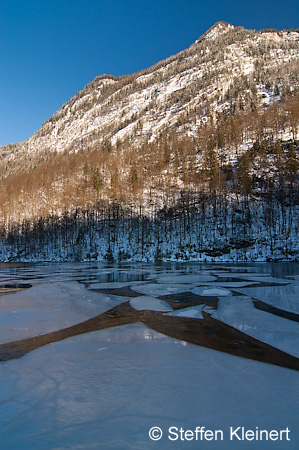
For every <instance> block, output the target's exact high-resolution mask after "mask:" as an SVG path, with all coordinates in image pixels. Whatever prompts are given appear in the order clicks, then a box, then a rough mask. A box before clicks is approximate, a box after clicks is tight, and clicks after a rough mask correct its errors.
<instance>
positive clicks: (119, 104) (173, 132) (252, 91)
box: [0, 22, 299, 234]
mask: <svg viewBox="0 0 299 450" xmlns="http://www.w3.org/2000/svg"><path fill="white" fill-rule="evenodd" d="M298 86H299V31H298V30H283V31H277V30H274V29H267V30H261V31H256V30H246V29H244V28H243V27H234V26H233V25H231V24H228V23H225V22H218V23H216V24H215V25H214V26H213V27H211V28H210V29H209V30H208V31H207V32H206V33H205V34H204V35H203V36H201V37H200V38H199V39H197V40H196V41H195V42H194V43H193V44H192V45H191V46H190V47H189V48H188V49H186V50H183V51H181V52H180V53H178V54H177V55H174V56H170V57H169V58H167V59H165V60H163V61H160V62H158V63H157V64H155V65H154V66H152V67H150V68H148V69H146V70H143V71H141V72H137V73H134V74H132V75H125V76H120V77H117V78H116V77H114V76H113V75H101V76H99V77H96V78H95V79H94V80H93V81H92V82H90V83H89V84H88V85H87V86H86V87H85V88H84V89H83V90H82V91H80V92H78V93H77V94H76V95H75V96H74V97H72V98H71V100H70V101H69V102H68V103H66V104H64V105H63V106H62V107H61V108H60V109H59V110H58V111H57V112H56V113H55V114H54V115H53V116H52V117H50V119H49V120H46V121H45V122H44V123H43V125H42V127H41V128H40V130H38V131H37V132H36V133H35V134H34V135H33V136H32V137H30V138H29V139H28V140H26V141H24V142H21V143H16V144H10V145H7V146H3V147H0V152H1V153H0V155H1V160H0V167H1V171H0V173H1V174H2V175H1V180H0V183H1V191H0V208H1V213H2V214H1V215H2V218H3V220H2V226H3V229H4V232H3V233H4V234H5V233H6V230H7V227H8V225H9V224H11V223H15V224H21V223H22V222H23V221H24V220H27V221H31V222H32V221H33V220H38V219H39V218H46V217H53V215H58V217H61V215H62V214H63V213H64V212H66V211H69V212H71V211H74V210H78V208H79V209H81V210H82V208H83V209H89V210H90V209H93V208H94V205H98V204H99V203H101V204H102V205H103V204H106V205H112V204H113V205H115V204H118V205H122V207H123V208H125V209H128V208H129V209H130V211H131V212H132V211H133V212H134V214H138V211H139V213H140V212H141V210H142V215H145V216H147V217H150V216H151V217H153V215H155V214H157V213H159V212H161V211H164V212H168V213H169V211H172V212H173V211H174V210H175V209H176V210H177V211H178V210H179V209H180V208H184V207H183V206H182V201H183V200H182V198H183V197H184V198H186V196H187V197H188V198H192V199H194V198H195V197H196V196H197V197H198V192H200V193H201V194H200V195H205V196H206V195H209V196H210V195H212V194H213V195H214V196H216V197H217V198H218V199H219V198H222V197H223V195H224V193H225V198H227V195H228V194H229V195H230V198H231V199H236V198H237V200H238V201H240V199H242V201H243V200H244V201H246V202H250V201H251V202H253V201H256V200H257V198H259V199H261V197H263V198H264V199H265V197H266V195H270V194H269V193H271V195H272V193H273V192H275V193H276V194H275V195H276V196H279V195H280V196H281V195H282V194H281V192H282V190H284V191H285V192H286V191H287V192H288V195H287V197H288V198H289V196H292V202H291V203H292V204H293V203H294V195H293V192H294V189H295V187H296V183H297V179H298V141H297V138H298V128H299V118H298V111H299V88H298ZM182 195H183V197H182ZM209 198H210V197H209ZM184 201H186V200H184ZM184 201H183V203H184ZM180 202H181V203H180ZM188 202H189V200H188ZM179 204H180V206H179ZM188 204H189V203H188ZM251 204H252V203H251ZM196 205H198V201H193V207H194V208H196V207H197V206H196Z"/></svg>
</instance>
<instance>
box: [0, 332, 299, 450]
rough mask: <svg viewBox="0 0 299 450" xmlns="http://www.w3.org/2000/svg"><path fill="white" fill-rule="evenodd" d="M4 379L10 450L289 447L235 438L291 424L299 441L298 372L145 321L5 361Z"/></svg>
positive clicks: (3, 431) (2, 415) (0, 434)
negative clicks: (199, 429)
mask: <svg viewBox="0 0 299 450" xmlns="http://www.w3.org/2000/svg"><path fill="white" fill-rule="evenodd" d="M0 384H1V388H2V389H1V391H2V393H3V394H2V396H1V404H0V425H1V426H0V439H1V448H2V449H4V450H20V449H22V450H31V449H34V450H54V449H55V450H57V449H59V450H65V449H75V450H79V449H80V450H85V449H87V450H88V449H97V450H98V449H105V450H106V449H107V450H126V449H130V450H131V449H133V450H137V449H138V450H140V449H144V450H151V449H153V448H161V449H163V450H164V449H166V450H173V449H175V450H181V449H184V448H186V449H192V450H193V449H197V448H209V449H212V450H219V449H220V450H242V449H243V448H244V449H252V448H254V449H255V450H273V448H277V449H279V450H280V449H281V448H282V447H279V446H276V445H273V444H275V443H273V441H272V442H269V441H262V442H256V443H254V446H253V445H252V442H245V443H243V442H241V443H240V442H239V441H232V442H231V441H229V439H228V430H229V427H231V426H232V427H237V426H244V427H246V428H247V429H248V428H251V429H255V427H260V428H265V429H268V430H272V429H282V428H285V427H286V426H288V427H289V428H290V430H291V437H292V441H291V442H290V443H287V445H285V446H284V447H283V448H287V449H290V450H295V449H297V444H298V442H299V432H298V423H297V422H298V415H299V397H298V395H297V393H298V391H299V378H298V374H297V372H295V371H292V370H288V369H284V368H280V367H274V366H271V365H267V364H264V363H260V362H256V361H251V360H246V359H243V358H238V357H234V356H231V355H227V354H224V353H220V352H217V351H213V350H209V349H205V348H201V347H197V346H194V345H190V344H186V343H185V342H179V341H176V340H174V339H171V338H168V337H165V336H163V335H160V334H159V333H155V332H153V331H149V330H148V329H147V328H146V327H145V326H144V325H142V324H135V325H129V326H124V327H119V328H117V329H113V330H103V331H97V332H94V333H90V334H87V335H81V336H77V337H74V338H70V339H67V340H65V341H62V342H58V343H55V344H51V345H48V346H46V347H43V348H40V349H38V350H36V351H34V352H33V353H31V354H29V355H26V356H25V357H23V358H21V359H19V360H16V361H11V362H8V363H5V364H4V365H2V366H1V368H0ZM153 426H159V427H160V428H161V429H162V430H163V431H164V436H163V438H162V439H161V441H160V442H158V443H155V442H152V441H150V439H149V436H148V431H149V429H150V428H151V427H153ZM171 426H176V427H183V428H184V429H185V430H188V429H191V430H192V429H193V430H194V429H195V428H196V426H205V427H206V428H207V429H212V430H215V429H221V430H223V431H224V433H225V440H224V441H223V442H219V441H218V442H216V441H210V442H195V441H193V442H186V441H185V442H182V441H177V442H172V441H170V440H169V439H168V438H167V435H168V429H169V427H171ZM243 444H244V445H243ZM284 444H285V443H284Z"/></svg>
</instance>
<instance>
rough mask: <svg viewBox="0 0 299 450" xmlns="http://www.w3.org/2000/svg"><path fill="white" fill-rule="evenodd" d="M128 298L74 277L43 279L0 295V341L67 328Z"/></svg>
mask: <svg viewBox="0 0 299 450" xmlns="http://www.w3.org/2000/svg"><path fill="white" fill-rule="evenodd" d="M127 300H128V299H127V298H121V297H117V298H115V297H112V296H111V297H110V296H107V295H103V294H100V293H95V292H92V291H88V290H87V289H85V288H84V287H83V286H82V285H80V284H79V283H77V282H75V281H70V282H55V283H47V282H44V283H43V284H37V285H36V286H33V287H32V288H29V289H26V290H23V291H19V292H16V293H14V294H8V295H4V296H0V311H1V314H0V342H1V343H5V342H11V341H15V340H17V339H23V338H28V337H33V336H37V335H39V334H45V333H48V332H52V331H56V330H59V329H61V328H66V327H69V326H71V325H74V324H76V323H80V322H83V321H84V320H87V319H89V318H91V317H93V316H96V315H98V314H101V313H103V312H104V311H107V310H108V309H110V308H112V307H114V306H116V305H118V304H120V303H122V302H125V301H127Z"/></svg>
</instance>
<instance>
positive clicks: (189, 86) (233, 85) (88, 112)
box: [0, 22, 299, 174]
mask: <svg viewBox="0 0 299 450" xmlns="http://www.w3.org/2000/svg"><path fill="white" fill-rule="evenodd" d="M298 82H299V32H298V31H292V30H288V31H276V30H263V31H255V30H246V29H244V28H243V27H234V26H232V25H230V24H228V23H224V22H219V23H216V24H215V25H214V26H213V27H212V28H211V29H210V30H208V31H207V32H206V33H205V34H204V35H203V36H202V37H200V38H199V39H198V40H196V41H195V42H194V43H193V44H192V45H191V46H190V47H189V48H188V49H186V50H183V51H181V52H180V53H178V54H177V55H174V56H171V57H169V58H167V59H165V60H164V61H160V62H159V63H157V64H155V65H154V66H152V67H150V68H149V69H146V70H143V71H141V72H138V73H135V74H132V75H127V76H121V77H118V78H116V77H114V76H111V75H101V76H99V77H96V78H95V79H94V80H93V81H92V82H91V83H89V84H88V85H87V86H86V87H85V88H84V89H83V90H82V91H80V92H78V93H77V94H76V95H75V96H74V97H73V98H71V100H70V101H69V102H68V103H66V104H64V105H63V106H62V107H61V108H60V109H59V110H58V111H57V112H56V113H55V114H54V115H53V116H52V117H51V118H50V119H49V120H46V121H45V122H44V124H43V125H42V127H41V128H40V129H39V130H38V131H37V132H36V133H35V134H34V135H33V136H32V137H30V138H29V139H28V140H26V141H25V142H22V143H18V144H13V145H8V146H5V147H1V148H0V151H1V160H2V161H1V165H2V168H3V174H5V173H6V174H8V173H13V172H15V171H17V170H18V168H19V167H20V166H21V167H22V169H24V168H29V167H32V166H34V165H35V164H36V157H37V156H38V157H39V159H40V158H43V157H44V155H45V154H47V153H49V152H78V151H82V149H83V151H84V150H85V149H91V148H94V147H96V146H98V145H105V146H107V147H109V148H110V147H111V146H112V147H115V146H117V145H118V144H119V143H120V142H123V141H124V140H129V142H130V144H131V145H138V144H140V143H142V142H154V141H155V140H156V139H157V138H158V137H159V136H161V134H162V133H163V132H169V131H170V130H172V129H175V130H176V131H178V132H179V133H181V134H186V135H189V136H191V137H193V136H196V135H197V129H198V126H200V125H201V124H202V123H204V122H205V121H208V120H209V119H211V118H213V119H215V118H216V117H217V114H219V113H221V112H223V111H226V112H227V113H228V114H231V113H235V112H236V111H238V110H239V109H241V110H254V109H257V108H260V107H267V106H268V105H269V104H272V103H273V102H276V101H279V100H280V99H281V98H282V97H283V96H284V95H285V94H286V93H288V92H292V91H294V90H295V89H296V88H298Z"/></svg>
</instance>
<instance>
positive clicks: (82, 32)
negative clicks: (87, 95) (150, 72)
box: [0, 0, 299, 145]
mask: <svg viewBox="0 0 299 450" xmlns="http://www.w3.org/2000/svg"><path fill="white" fill-rule="evenodd" d="M298 3H299V2H298V0H284V1H279V2H277V1H276V2H273V0H263V1H260V0H259V1H257V0H248V1H246V2H244V1H242V0H239V1H236V0H227V1H225V0H222V1H221V0H218V1H217V0H206V1H202V0H184V1H183V0H182V1H178V0H146V1H145V0H125V1H120V0H105V1H103V0H50V1H47V0H0V63H1V66H0V145H3V144H7V143H11V142H17V141H21V140H25V139H27V138H28V137H30V136H31V135H32V134H33V133H34V132H35V131H36V130H37V129H39V128H40V126H41V125H42V123H43V121H44V120H46V119H48V118H49V117H50V116H51V115H52V114H53V113H54V112H55V111H56V110H57V109H59V108H60V106H61V105H62V104H63V103H65V102H67V101H68V100H69V99H70V98H71V97H72V96H73V95H74V94H75V93H76V92H77V91H79V90H81V89H82V88H83V87H84V86H85V85H86V84H87V83H88V82H89V81H91V80H93V78H94V77H95V76H97V75H101V74H103V73H110V74H113V75H116V76H117V75H122V74H126V73H132V72H136V71H138V70H141V69H144V68H146V67H149V66H150V65H152V64H154V63H156V62H158V61H159V60H161V59H165V58H167V57H168V56H170V55H172V54H175V53H177V52H178V51H180V50H183V49H184V48H187V47H189V45H191V44H192V42H194V41H195V40H196V39H197V38H198V37H199V36H201V35H202V34H203V33H204V32H205V31H206V30H207V29H208V28H209V27H211V26H212V25H213V24H214V23H215V22H217V21H218V20H224V21H226V22H230V23H232V24H233V25H242V26H244V27H245V28H255V29H261V28H269V27H271V28H277V29H284V28H298V27H299V20H298V19H299V8H298Z"/></svg>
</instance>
